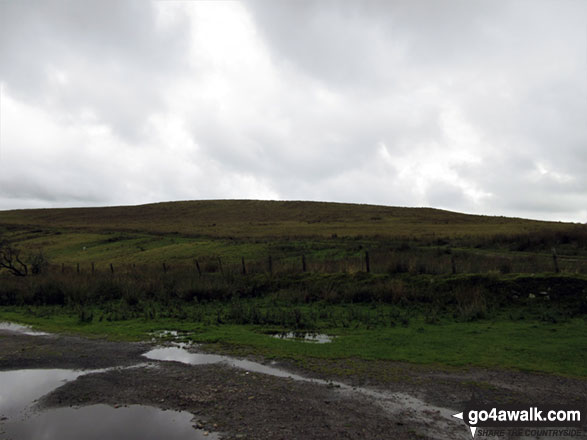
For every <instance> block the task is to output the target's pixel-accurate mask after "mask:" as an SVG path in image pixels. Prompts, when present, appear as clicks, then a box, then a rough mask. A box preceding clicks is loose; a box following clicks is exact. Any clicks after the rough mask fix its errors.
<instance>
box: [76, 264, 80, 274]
mask: <svg viewBox="0 0 587 440" xmlns="http://www.w3.org/2000/svg"><path fill="white" fill-rule="evenodd" d="M76 272H77V273H79V263H77V266H76Z"/></svg>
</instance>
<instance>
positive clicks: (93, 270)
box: [92, 262, 95, 275]
mask: <svg viewBox="0 0 587 440" xmlns="http://www.w3.org/2000/svg"><path fill="white" fill-rule="evenodd" d="M94 272H95V269H94V263H93V262H92V275H94Z"/></svg>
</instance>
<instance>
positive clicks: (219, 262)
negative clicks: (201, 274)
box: [218, 257, 224, 273]
mask: <svg viewBox="0 0 587 440" xmlns="http://www.w3.org/2000/svg"><path fill="white" fill-rule="evenodd" d="M218 266H219V267H220V273H224V270H222V260H221V259H220V257H218Z"/></svg>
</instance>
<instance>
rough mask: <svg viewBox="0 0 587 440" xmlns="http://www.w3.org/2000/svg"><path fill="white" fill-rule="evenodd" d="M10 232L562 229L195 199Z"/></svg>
mask: <svg viewBox="0 0 587 440" xmlns="http://www.w3.org/2000/svg"><path fill="white" fill-rule="evenodd" d="M0 225H3V226H4V227H10V226H11V225H13V226H16V225H18V226H19V227H22V226H29V227H31V228H50V229H59V228H65V229H70V228H74V229H80V230H91V231H101V232H106V231H133V232H147V233H161V234H169V233H174V234H180V235H186V236H211V237H227V238H228V237H231V238H237V237H260V236H265V237H266V236H323V237H325V236H332V235H336V236H339V237H344V236H348V237H358V236H374V235H382V236H402V237H406V236H414V237H418V236H423V235H435V236H443V235H446V236H458V235H486V234H496V233H502V234H511V233H520V232H528V231H531V230H537V229H543V228H545V227H552V228H559V227H562V226H563V225H564V226H568V224H564V223H555V222H543V221H535V220H525V219H518V218H507V217H491V216H480V215H470V214H462V213H457V212H451V211H445V210H440V209H434V208H406V207H391V206H380V205H366V204H351V203H333V202H308V201H265V200H194V201H178V202H160V203H152V204H146V205H135V206H113V207H99V208H53V209H19V210H10V211H0Z"/></svg>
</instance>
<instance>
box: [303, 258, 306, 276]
mask: <svg viewBox="0 0 587 440" xmlns="http://www.w3.org/2000/svg"><path fill="white" fill-rule="evenodd" d="M305 271H306V256H305V255H302V272H305Z"/></svg>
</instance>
